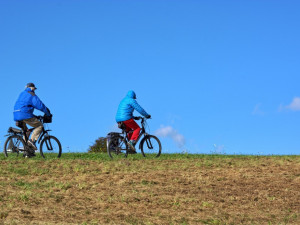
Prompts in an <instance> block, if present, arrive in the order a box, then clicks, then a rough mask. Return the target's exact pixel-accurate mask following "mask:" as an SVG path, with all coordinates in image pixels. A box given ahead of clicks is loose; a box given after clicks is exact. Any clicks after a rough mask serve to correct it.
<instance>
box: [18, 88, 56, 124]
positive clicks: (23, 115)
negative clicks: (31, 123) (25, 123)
mask: <svg viewBox="0 0 300 225" xmlns="http://www.w3.org/2000/svg"><path fill="white" fill-rule="evenodd" d="M34 109H38V110H40V111H42V112H44V113H45V114H46V115H47V116H50V115H51V114H50V112H49V110H48V108H47V107H46V106H45V105H44V103H43V102H42V101H41V100H40V99H39V97H38V96H37V95H35V93H34V92H33V91H32V90H31V89H30V88H26V89H25V91H23V92H22V93H21V94H20V96H19V98H18V100H17V102H16V104H15V107H14V120H15V121H21V120H26V119H30V118H33V117H34V115H33V111H34Z"/></svg>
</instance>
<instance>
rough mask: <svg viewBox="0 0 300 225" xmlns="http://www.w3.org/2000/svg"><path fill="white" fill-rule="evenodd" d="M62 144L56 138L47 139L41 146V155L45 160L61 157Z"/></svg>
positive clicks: (49, 137)
mask: <svg viewBox="0 0 300 225" xmlns="http://www.w3.org/2000/svg"><path fill="white" fill-rule="evenodd" d="M61 152H62V148H61V144H60V142H59V140H58V139H57V138H56V137H54V136H47V137H45V138H44V139H43V140H42V142H41V144H40V153H41V156H42V157H43V158H46V157H47V158H53V157H57V158H60V157H61Z"/></svg>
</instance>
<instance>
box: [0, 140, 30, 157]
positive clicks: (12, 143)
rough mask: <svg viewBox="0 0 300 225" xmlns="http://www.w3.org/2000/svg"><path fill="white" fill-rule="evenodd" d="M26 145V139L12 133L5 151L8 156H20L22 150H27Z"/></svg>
mask: <svg viewBox="0 0 300 225" xmlns="http://www.w3.org/2000/svg"><path fill="white" fill-rule="evenodd" d="M14 139H15V140H14ZM20 145H21V146H20ZM26 147H27V146H26V144H25V141H24V140H23V138H22V137H21V136H20V135H12V136H9V137H8V138H7V139H6V141H5V143H4V149H3V152H4V155H5V156H6V157H8V156H10V155H11V156H12V155H15V156H19V153H20V152H25V150H26Z"/></svg>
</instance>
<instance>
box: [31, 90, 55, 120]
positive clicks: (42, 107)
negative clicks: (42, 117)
mask: <svg viewBox="0 0 300 225" xmlns="http://www.w3.org/2000/svg"><path fill="white" fill-rule="evenodd" d="M32 106H33V107H34V108H36V109H38V110H40V111H42V112H43V113H45V114H46V115H47V116H51V114H50V111H49V110H48V108H47V107H46V106H45V105H44V103H43V102H42V101H41V100H40V99H39V97H38V96H37V95H35V96H33V97H32Z"/></svg>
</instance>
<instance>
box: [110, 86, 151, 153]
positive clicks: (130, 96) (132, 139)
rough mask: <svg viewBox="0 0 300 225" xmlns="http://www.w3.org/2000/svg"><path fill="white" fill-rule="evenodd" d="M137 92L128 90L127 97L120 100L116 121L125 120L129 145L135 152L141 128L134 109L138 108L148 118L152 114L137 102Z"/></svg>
mask: <svg viewBox="0 0 300 225" xmlns="http://www.w3.org/2000/svg"><path fill="white" fill-rule="evenodd" d="M135 99H136V94H135V92H134V91H132V90H131V91H128V93H127V95H126V97H125V98H124V99H123V100H122V101H121V102H120V105H119V108H118V111H117V115H116V121H117V123H120V122H123V124H124V125H125V127H126V132H127V133H128V139H129V142H128V144H129V146H130V148H131V149H132V151H133V152H135V144H136V140H137V138H138V136H139V134H140V131H141V128H140V127H139V125H138V124H137V123H136V122H135V121H134V116H133V111H134V110H136V111H138V112H139V113H140V114H142V115H143V116H144V117H146V118H150V117H151V116H150V115H149V114H148V113H147V112H146V111H145V110H144V109H143V108H142V107H141V106H140V105H139V104H138V103H137V101H136V100H135Z"/></svg>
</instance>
